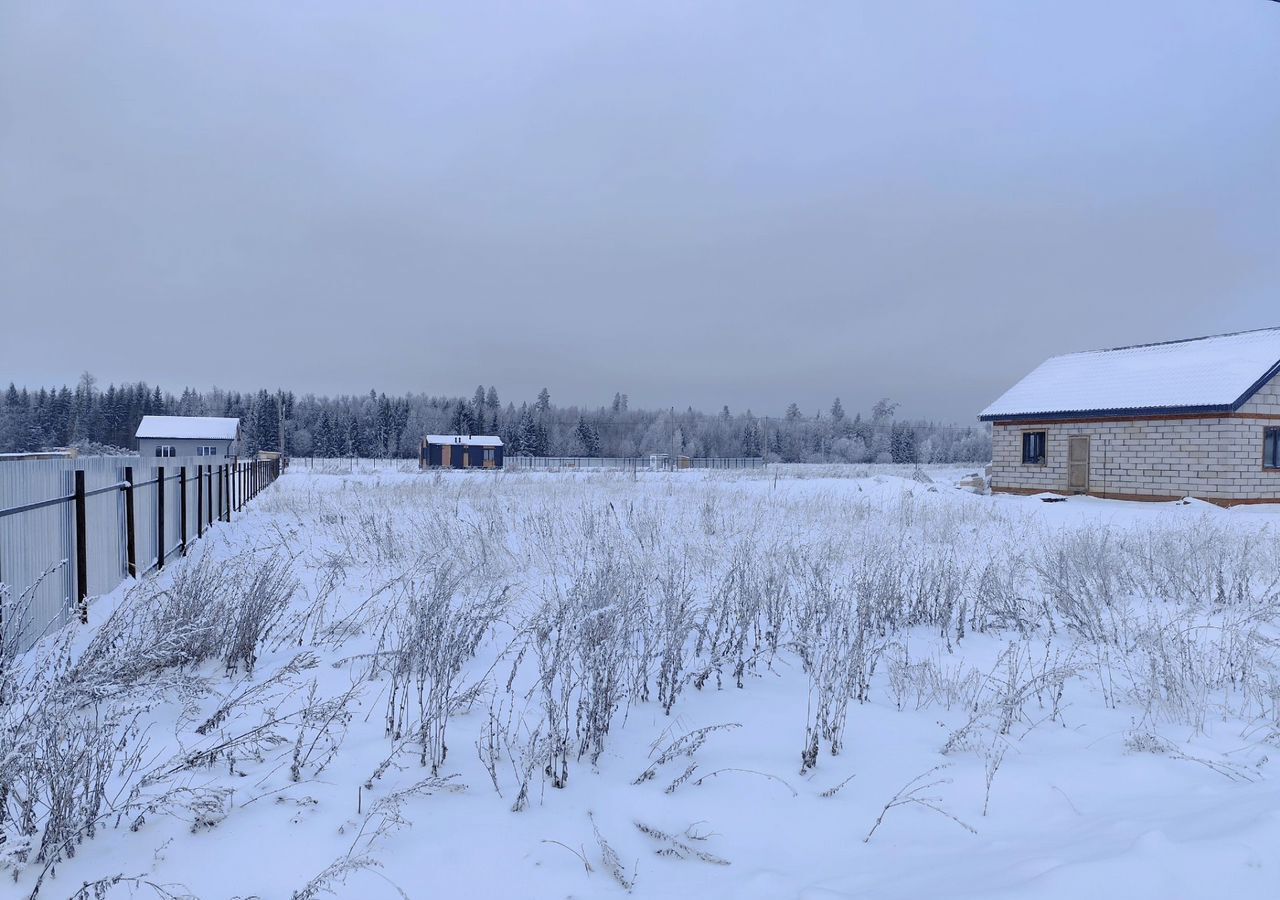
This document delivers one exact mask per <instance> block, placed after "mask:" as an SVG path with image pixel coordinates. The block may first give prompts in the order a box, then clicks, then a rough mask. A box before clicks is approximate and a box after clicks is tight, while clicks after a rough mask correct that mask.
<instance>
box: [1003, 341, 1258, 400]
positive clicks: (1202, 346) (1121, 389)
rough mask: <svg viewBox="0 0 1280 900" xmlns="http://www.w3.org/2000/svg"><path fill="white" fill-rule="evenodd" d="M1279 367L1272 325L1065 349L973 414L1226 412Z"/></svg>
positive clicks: (1247, 397)
mask: <svg viewBox="0 0 1280 900" xmlns="http://www.w3.org/2000/svg"><path fill="white" fill-rule="evenodd" d="M1278 371H1280V328H1262V329H1258V330H1256V331H1240V332H1234V333H1232V334H1218V335H1211V336H1208V337H1199V338H1189V339H1187V340H1181V341H1166V342H1163V343H1159V344H1136V345H1134V346H1130V347H1115V348H1112V349H1109V350H1089V351H1086V352H1083V353H1068V354H1065V355H1063V356H1054V357H1052V358H1050V359H1047V360H1045V361H1044V362H1043V363H1041V364H1040V365H1039V366H1037V367H1036V368H1035V369H1034V370H1032V371H1031V373H1030V374H1028V375H1027V376H1026V377H1025V378H1023V379H1022V380H1021V381H1019V382H1018V383H1017V384H1015V385H1014V386H1013V387H1011V388H1009V390H1007V391H1005V392H1004V394H1002V395H1001V396H1000V398H999V399H998V400H996V401H995V402H994V403H992V404H991V405H990V406H988V407H987V408H986V409H984V410H983V411H982V412H981V413H980V414H979V416H978V418H979V419H981V420H982V421H990V420H992V419H1011V418H1040V417H1044V418H1054V417H1058V418H1064V417H1068V416H1081V417H1089V416H1103V415H1134V416H1137V415H1154V414H1159V413H1167V412H1230V411H1233V410H1235V409H1239V407H1240V406H1241V405H1242V404H1243V403H1244V402H1245V401H1247V400H1248V399H1249V398H1250V397H1251V396H1253V394H1254V393H1255V392H1256V391H1257V390H1258V388H1260V387H1262V385H1264V384H1266V383H1267V381H1269V380H1270V379H1271V378H1272V377H1273V376H1275V375H1276V374H1277V372H1278Z"/></svg>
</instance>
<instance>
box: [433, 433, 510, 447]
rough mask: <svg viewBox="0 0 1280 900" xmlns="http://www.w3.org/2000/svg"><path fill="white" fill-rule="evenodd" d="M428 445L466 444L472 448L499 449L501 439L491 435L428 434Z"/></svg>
mask: <svg viewBox="0 0 1280 900" xmlns="http://www.w3.org/2000/svg"><path fill="white" fill-rule="evenodd" d="M427 443H428V444H468V445H470V446H472V447H501V446H502V438H500V437H497V436H496V435H491V434H429V435H427Z"/></svg>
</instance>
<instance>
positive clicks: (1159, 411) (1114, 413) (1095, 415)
mask: <svg viewBox="0 0 1280 900" xmlns="http://www.w3.org/2000/svg"><path fill="white" fill-rule="evenodd" d="M1265 380H1266V379H1264V380H1263V381H1264V383H1265ZM1259 386H1261V385H1259ZM1256 390H1257V388H1254V389H1253V391H1256ZM1251 395H1252V391H1251V392H1250V393H1249V394H1246V395H1245V397H1244V398H1242V399H1241V400H1239V401H1237V402H1236V403H1233V404H1220V405H1218V406H1146V407H1141V408H1136V407H1131V408H1128V409H1125V408H1121V409H1073V410H1066V411H1059V412H1042V413H1006V414H1004V415H1001V414H999V413H995V414H993V415H986V416H978V421H979V422H1017V421H1026V420H1029V419H1034V420H1036V421H1038V422H1056V421H1059V420H1062V419H1141V418H1144V417H1146V416H1167V415H1178V414H1185V415H1204V414H1206V413H1209V414H1212V413H1229V412H1235V411H1236V410H1237V409H1239V408H1240V404H1241V403H1243V402H1244V400H1246V399H1248V397H1249V396H1251Z"/></svg>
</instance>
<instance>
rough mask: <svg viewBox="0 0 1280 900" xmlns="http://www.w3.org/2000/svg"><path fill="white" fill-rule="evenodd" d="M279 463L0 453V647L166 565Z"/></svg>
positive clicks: (267, 479)
mask: <svg viewBox="0 0 1280 900" xmlns="http://www.w3.org/2000/svg"><path fill="white" fill-rule="evenodd" d="M285 465H286V463H285V461H283V460H278V459H277V460H270V461H257V460H249V461H231V462H225V463H214V462H211V461H210V460H209V459H208V458H207V457H206V458H201V457H187V458H167V459H150V458H148V459H143V458H142V457H137V456H105V457H81V458H79V459H55V460H15V461H5V462H0V652H5V653H14V652H22V651H24V650H27V649H29V648H30V647H31V646H32V645H33V644H35V642H36V641H38V640H39V639H40V638H41V637H43V636H44V635H46V634H48V633H50V632H51V631H54V630H56V629H58V628H61V627H63V626H65V625H67V624H69V623H70V622H72V621H73V620H74V619H76V618H77V617H78V618H80V619H82V620H83V619H84V617H85V615H86V612H87V607H86V605H85V600H86V599H87V598H88V597H93V596H97V595H99V594H105V593H107V592H109V591H111V590H113V589H114V588H115V587H116V585H118V584H119V583H120V582H121V581H122V580H123V579H124V578H125V577H127V576H128V575H137V576H141V575H143V574H145V573H147V572H149V571H151V570H152V569H155V568H163V567H164V563H165V561H166V560H168V559H171V558H173V556H174V555H180V554H183V553H185V552H186V549H187V547H188V545H189V544H190V543H191V542H192V541H194V540H195V539H196V538H198V537H200V536H201V535H202V534H203V533H204V532H205V530H206V529H208V528H210V527H211V526H212V525H213V524H214V523H215V522H229V521H231V517H232V515H233V514H234V513H235V512H236V511H238V510H239V509H241V508H242V507H243V505H244V504H245V503H246V502H247V501H248V500H249V499H250V498H251V497H253V496H254V495H255V494H256V493H258V491H260V490H262V488H264V487H266V486H267V485H268V484H270V483H271V482H272V481H274V480H275V479H276V478H277V477H278V476H279V474H280V472H281V471H282V470H283V468H284V467H285ZM161 479H163V480H161ZM162 500H163V502H161V501H162ZM162 548H163V549H162Z"/></svg>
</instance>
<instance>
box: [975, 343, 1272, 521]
mask: <svg viewBox="0 0 1280 900" xmlns="http://www.w3.org/2000/svg"><path fill="white" fill-rule="evenodd" d="M979 418H981V419H982V420H983V421H987V422H990V423H991V426H992V431H991V444H992V454H993V459H992V465H991V487H992V489H993V490H996V491H1004V492H1009V493H1023V494H1034V493H1038V492H1040V491H1059V492H1066V493H1077V494H1095V495H1098V496H1103V497H1116V498H1121V499H1129V500H1171V499H1176V498H1180V497H1185V496H1193V497H1199V498H1202V499H1204V500H1209V501H1211V502H1213V503H1217V504H1220V505H1224V506H1230V505H1233V504H1236V503H1260V502H1278V501H1280V328H1264V329H1260V330H1258V331H1246V332H1239V333H1236V334H1220V335H1214V336H1211V337H1202V338H1192V339H1190V340H1184V341H1168V342H1165V343H1161V344H1140V345H1137V346H1132V347H1117V348H1115V349H1111V350H1091V351H1088V352H1084V353H1068V354H1066V355H1064V356H1055V357H1053V358H1052V359H1049V360H1047V361H1045V362H1044V363H1041V365H1040V366H1039V367H1038V368H1036V369H1035V370H1034V371H1032V372H1031V373H1030V374H1028V375H1027V376H1026V377H1025V378H1023V379H1022V380H1021V381H1019V382H1018V383H1017V384H1015V385H1014V386H1013V387H1011V388H1009V390H1007V391H1005V393H1004V394H1003V396H1001V397H1000V398H999V399H998V400H996V401H995V402H994V403H992V404H991V405H990V406H988V407H987V408H986V409H984V410H983V411H982V413H981V414H980V416H979Z"/></svg>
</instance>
